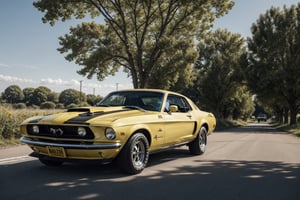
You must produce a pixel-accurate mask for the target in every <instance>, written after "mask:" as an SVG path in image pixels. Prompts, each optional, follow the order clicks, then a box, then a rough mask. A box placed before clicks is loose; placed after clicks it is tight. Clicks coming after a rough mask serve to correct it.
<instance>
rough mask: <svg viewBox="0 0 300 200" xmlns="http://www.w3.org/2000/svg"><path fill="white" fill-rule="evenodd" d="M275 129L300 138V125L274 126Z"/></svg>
mask: <svg viewBox="0 0 300 200" xmlns="http://www.w3.org/2000/svg"><path fill="white" fill-rule="evenodd" d="M273 127H274V128H276V129H279V130H281V131H285V132H288V133H290V134H294V135H296V136H298V137H300V124H295V125H292V126H290V125H289V124H278V123H277V124H273Z"/></svg>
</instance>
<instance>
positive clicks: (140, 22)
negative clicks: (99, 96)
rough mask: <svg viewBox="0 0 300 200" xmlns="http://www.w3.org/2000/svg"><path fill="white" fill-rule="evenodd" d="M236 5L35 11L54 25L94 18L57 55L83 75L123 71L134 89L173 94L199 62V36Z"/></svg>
mask: <svg viewBox="0 0 300 200" xmlns="http://www.w3.org/2000/svg"><path fill="white" fill-rule="evenodd" d="M233 4H234V3H233V1H232V0H167V1H161V0H130V1H129V0H107V1H97V0H64V1H61V0H51V1H49V0H39V1H37V2H35V3H34V6H35V7H36V8H37V9H38V10H40V11H41V12H44V13H45V15H44V17H43V22H45V23H50V24H51V25H54V24H55V22H56V21H59V20H61V21H65V20H69V19H71V18H72V17H75V18H78V19H82V18H85V19H90V22H83V23H81V24H79V25H78V26H76V27H71V28H70V33H69V34H66V35H64V36H63V37H60V45H61V47H60V48H59V49H58V50H59V51H60V52H61V53H65V54H66V57H65V58H66V59H67V60H69V61H75V62H76V63H77V64H79V65H81V66H82V68H81V70H79V72H78V73H79V74H81V75H84V76H87V77H88V78H91V77H92V76H93V75H96V76H97V78H98V79H99V80H103V79H104V78H105V77H106V76H107V75H114V74H115V72H116V71H119V70H120V69H121V68H122V69H123V70H124V71H125V72H126V73H128V75H129V76H130V77H132V81H133V86H134V88H144V87H156V88H157V87H160V88H164V89H168V88H169V87H170V86H172V85H174V84H175V83H176V82H177V80H178V79H179V78H180V75H182V74H184V73H188V72H190V71H191V70H190V69H189V68H190V65H191V64H193V63H194V62H195V60H196V58H197V53H196V50H195V48H194V47H195V36H196V35H199V34H200V33H203V31H206V30H208V29H209V28H210V27H211V25H212V23H213V21H214V20H215V18H216V17H220V16H222V15H224V14H225V13H226V12H227V11H228V10H229V9H231V8H232V6H233ZM87 15H88V18H87V17H86V16H87ZM92 20H95V21H92ZM187 77H189V76H187ZM181 78H182V79H184V78H185V76H182V77H181ZM185 80H186V81H188V80H187V79H185Z"/></svg>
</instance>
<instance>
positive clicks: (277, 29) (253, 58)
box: [245, 3, 300, 125]
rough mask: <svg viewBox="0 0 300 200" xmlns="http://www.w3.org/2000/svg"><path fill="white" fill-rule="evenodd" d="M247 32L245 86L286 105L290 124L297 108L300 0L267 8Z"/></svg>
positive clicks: (299, 74) (299, 68)
mask: <svg viewBox="0 0 300 200" xmlns="http://www.w3.org/2000/svg"><path fill="white" fill-rule="evenodd" d="M251 32H252V38H248V49H249V55H248V62H249V63H248V65H245V66H246V68H245V72H246V73H245V74H246V75H247V80H248V83H249V87H250V88H251V89H252V90H253V91H254V92H255V93H256V94H258V95H259V96H261V97H265V98H268V99H270V98H274V99H277V100H278V101H280V102H282V105H285V104H286V105H288V108H289V111H290V125H293V124H295V123H296V116H297V113H298V112H299V108H300V3H299V4H298V5H292V6H291V7H289V8H288V7H286V6H284V8H283V9H280V8H274V7H272V8H270V9H269V10H268V11H267V12H266V13H265V14H263V15H260V17H259V19H258V20H257V21H256V23H254V24H253V25H252V27H251Z"/></svg>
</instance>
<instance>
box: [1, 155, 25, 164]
mask: <svg viewBox="0 0 300 200" xmlns="http://www.w3.org/2000/svg"><path fill="white" fill-rule="evenodd" d="M29 158H31V157H30V156H18V157H11V158H3V159H0V165H1V164H6V163H11V162H16V161H22V160H27V159H29Z"/></svg>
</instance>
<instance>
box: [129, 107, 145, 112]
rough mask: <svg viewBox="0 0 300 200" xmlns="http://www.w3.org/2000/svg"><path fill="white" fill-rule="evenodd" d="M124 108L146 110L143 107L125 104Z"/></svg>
mask: <svg viewBox="0 0 300 200" xmlns="http://www.w3.org/2000/svg"><path fill="white" fill-rule="evenodd" d="M124 108H128V109H134V110H140V111H143V112H146V110H145V109H143V108H141V107H139V106H124Z"/></svg>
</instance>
